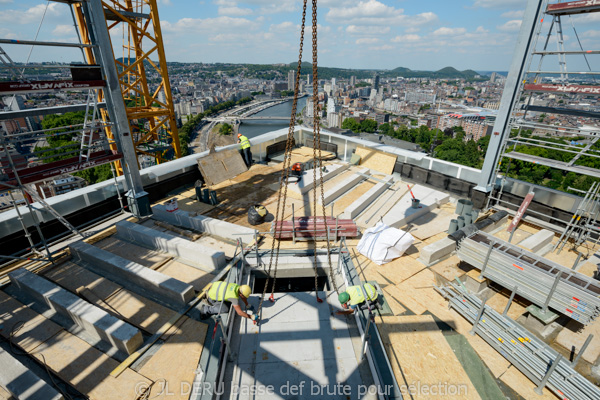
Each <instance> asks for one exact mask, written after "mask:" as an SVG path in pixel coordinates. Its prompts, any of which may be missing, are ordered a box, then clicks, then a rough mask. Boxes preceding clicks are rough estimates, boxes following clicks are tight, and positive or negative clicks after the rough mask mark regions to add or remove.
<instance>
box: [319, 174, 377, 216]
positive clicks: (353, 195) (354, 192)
mask: <svg viewBox="0 0 600 400" xmlns="http://www.w3.org/2000/svg"><path fill="white" fill-rule="evenodd" d="M376 184H377V182H374V181H372V180H367V181H366V182H362V183H360V184H359V185H358V186H356V187H354V188H352V189H351V190H350V191H349V192H346V193H344V194H343V195H342V196H341V197H338V198H337V199H335V203H334V205H333V215H334V216H337V215H340V214H342V213H343V212H344V210H346V208H348V206H349V205H351V204H352V203H354V202H355V201H356V200H358V199H359V197H360V196H362V195H363V194H365V193H367V192H368V191H369V190H371V188H373V186H375V185H376ZM330 207H331V205H330ZM330 210H331V208H330Z"/></svg>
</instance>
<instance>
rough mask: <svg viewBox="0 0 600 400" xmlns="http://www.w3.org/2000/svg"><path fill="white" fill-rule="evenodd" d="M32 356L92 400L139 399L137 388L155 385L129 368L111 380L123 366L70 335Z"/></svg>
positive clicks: (57, 338)
mask: <svg viewBox="0 0 600 400" xmlns="http://www.w3.org/2000/svg"><path fill="white" fill-rule="evenodd" d="M31 355H32V356H33V357H35V358H37V359H38V360H40V362H42V360H45V362H46V364H47V365H48V368H49V369H50V370H51V371H52V372H54V373H55V374H57V375H58V376H60V377H61V379H63V380H64V381H66V382H68V383H69V384H71V385H72V386H74V387H75V388H76V389H77V390H79V391H80V392H81V393H84V394H86V395H87V396H88V397H89V398H90V399H92V400H96V399H97V400H112V399H114V400H122V399H137V398H138V397H139V393H136V388H138V387H139V386H137V385H150V384H151V383H152V382H151V381H150V380H149V379H147V378H145V377H143V376H142V375H140V374H138V373H136V372H135V371H133V370H131V369H129V368H127V369H125V371H124V372H123V373H122V374H121V375H119V377H118V378H114V377H112V376H110V372H111V371H112V370H113V369H115V368H116V367H117V366H118V365H119V363H118V362H117V361H116V360H114V359H112V358H110V357H108V356H107V355H106V354H104V353H102V352H101V351H99V350H97V349H95V348H94V347H92V346H90V345H89V344H87V343H86V342H84V341H83V340H81V339H79V338H78V337H77V336H74V335H72V334H70V333H68V332H66V331H62V332H60V333H58V334H57V335H55V336H53V337H52V338H51V339H50V340H48V341H46V342H45V343H43V344H41V345H39V346H38V347H37V348H36V349H35V350H34V351H33V352H32V353H31ZM42 356H43V357H42Z"/></svg>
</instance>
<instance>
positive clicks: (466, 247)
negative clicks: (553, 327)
mask: <svg viewBox="0 0 600 400" xmlns="http://www.w3.org/2000/svg"><path fill="white" fill-rule="evenodd" d="M457 255H458V257H459V258H460V259H461V260H463V261H465V262H467V263H469V264H471V265H473V266H474V267H475V268H478V269H480V270H481V275H482V276H483V277H485V278H487V279H490V280H492V281H494V282H496V283H498V284H500V285H502V286H504V287H506V288H508V289H510V290H513V291H514V292H515V293H516V294H518V295H520V296H522V297H523V298H525V299H527V300H529V301H531V302H532V303H534V304H536V305H538V306H539V307H541V308H542V312H547V311H548V308H552V309H553V310H555V311H557V312H559V313H561V314H564V315H566V316H568V317H570V318H572V319H574V320H576V321H579V322H580V323H582V324H584V325H587V324H589V323H590V322H592V321H593V320H594V319H595V318H596V317H597V316H598V314H599V313H600V282H598V281H596V280H594V279H592V278H589V277H587V276H585V275H583V274H580V273H577V272H575V271H572V270H570V269H568V268H565V267H563V266H561V265H559V264H557V263H554V262H552V261H550V260H547V259H545V258H543V257H540V256H538V255H536V254H535V253H532V252H529V251H527V250H524V249H522V248H520V247H517V246H515V245H512V244H510V243H508V242H505V241H503V240H500V239H498V238H496V237H494V236H492V235H489V234H487V233H484V232H476V233H474V234H472V235H471V236H469V237H467V238H465V239H464V240H463V241H461V242H460V246H459V248H458V251H457Z"/></svg>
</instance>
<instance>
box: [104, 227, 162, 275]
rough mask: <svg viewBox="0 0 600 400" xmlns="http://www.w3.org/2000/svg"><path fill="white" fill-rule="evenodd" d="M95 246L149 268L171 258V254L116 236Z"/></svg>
mask: <svg viewBox="0 0 600 400" xmlns="http://www.w3.org/2000/svg"><path fill="white" fill-rule="evenodd" d="M170 234H172V233H170ZM95 246H96V247H98V248H100V249H102V250H106V251H108V252H110V253H112V254H114V255H117V256H119V257H122V258H124V259H126V260H129V261H134V262H136V263H138V264H140V265H143V266H144V267H149V268H150V267H152V266H153V265H155V264H156V263H160V262H164V261H166V260H167V259H169V258H171V255H169V254H164V253H160V252H158V251H155V250H150V249H147V248H145V247H142V246H138V245H135V244H132V243H129V242H126V241H124V240H120V239H117V238H116V237H108V238H106V239H104V240H102V241H100V242H98V243H96V244H95Z"/></svg>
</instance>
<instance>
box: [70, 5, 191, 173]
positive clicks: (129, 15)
mask: <svg viewBox="0 0 600 400" xmlns="http://www.w3.org/2000/svg"><path fill="white" fill-rule="evenodd" d="M73 6H74V11H75V19H76V20H77V25H78V28H79V33H80V35H81V39H82V42H83V43H85V44H88V43H90V38H89V31H88V28H87V25H86V18H90V17H92V18H105V20H106V25H107V27H108V31H109V33H110V34H111V40H115V39H116V38H117V37H120V38H122V54H120V56H121V57H120V58H117V54H113V57H114V60H115V63H116V66H117V71H118V73H119V81H120V83H121V91H122V93H123V100H124V102H125V105H126V108H127V116H128V119H129V125H130V128H131V138H132V140H133V144H134V146H135V149H136V153H137V154H138V155H145V156H150V157H153V158H155V159H156V163H157V164H159V163H161V162H163V161H165V160H167V159H168V158H170V157H172V156H175V157H181V148H180V144H179V135H178V132H177V124H176V120H175V110H174V108H173V97H172V94H171V84H170V82H169V73H168V70H167V61H166V57H165V49H164V45H163V40H162V32H161V28H160V20H159V17H158V7H157V5H156V0H103V1H102V6H103V9H104V15H103V16H86V15H84V12H83V9H82V7H81V6H80V5H78V4H77V3H74V5H73ZM112 44H113V49H114V48H115V43H112ZM85 50H86V51H85V55H86V58H87V61H88V63H90V64H94V63H95V60H94V55H93V53H92V51H91V49H89V48H86V49H85ZM113 53H114V50H113ZM152 58H153V59H152ZM103 111H104V110H103ZM103 117H104V118H105V119H106V118H107V114H106V113H105V112H104V113H103ZM107 134H108V136H109V138H110V139H112V133H111V132H110V129H107ZM117 171H118V173H119V175H121V174H122V169H121V166H120V165H119V164H118V162H117Z"/></svg>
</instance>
